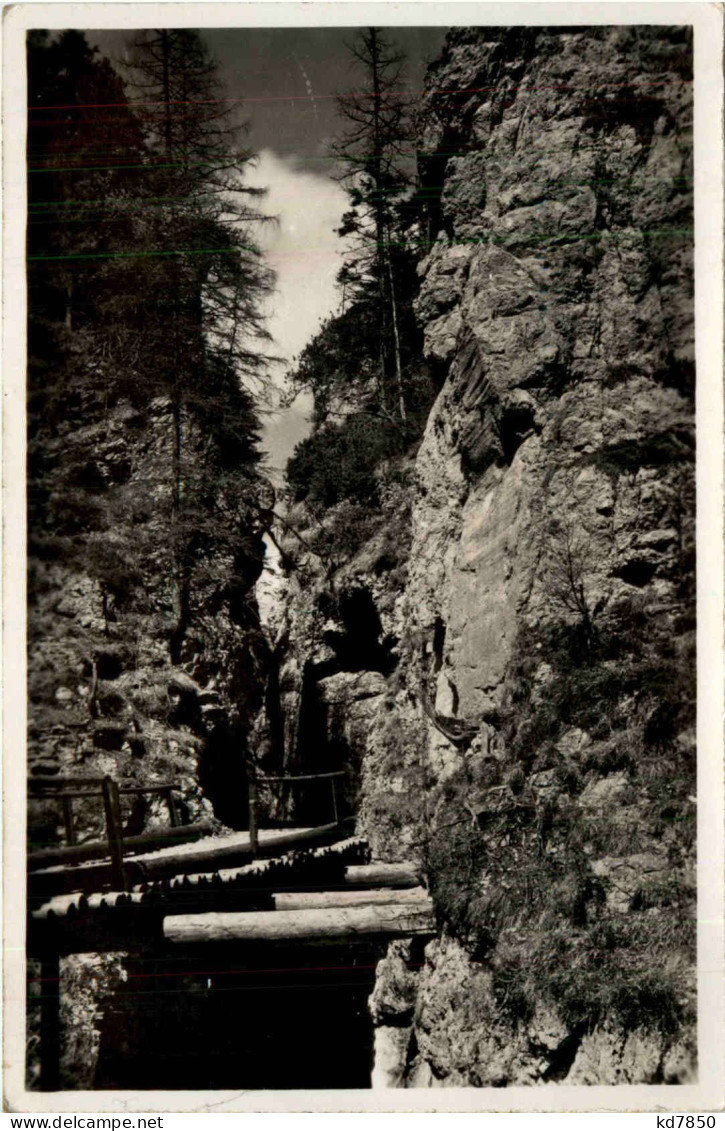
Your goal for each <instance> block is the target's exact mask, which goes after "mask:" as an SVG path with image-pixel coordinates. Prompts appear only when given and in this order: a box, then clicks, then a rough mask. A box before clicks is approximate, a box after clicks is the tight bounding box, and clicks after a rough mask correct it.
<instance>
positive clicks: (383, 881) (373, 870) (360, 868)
mask: <svg viewBox="0 0 725 1131" xmlns="http://www.w3.org/2000/svg"><path fill="white" fill-rule="evenodd" d="M420 881H421V874H420V871H419V869H418V868H417V867H416V866H415V864H351V865H350V867H349V868H347V869H346V870H345V883H348V884H367V885H368V886H369V887H373V888H375V887H401V888H414V887H417V886H418V884H419V883H420Z"/></svg>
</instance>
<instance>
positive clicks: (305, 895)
mask: <svg viewBox="0 0 725 1131" xmlns="http://www.w3.org/2000/svg"><path fill="white" fill-rule="evenodd" d="M426 899H427V892H426V890H425V888H424V887H416V888H405V889H403V890H402V891H396V890H395V889H394V888H374V889H369V890H368V891H289V892H287V891H285V892H276V893H275V895H274V906H275V909H276V910H277V911H307V910H309V909H311V908H314V907H366V906H368V905H375V906H379V905H381V904H386V903H394V904H396V905H397V906H399V907H400V906H402V905H403V904H404V903H412V904H416V903H422V902H424V901H425V900H426Z"/></svg>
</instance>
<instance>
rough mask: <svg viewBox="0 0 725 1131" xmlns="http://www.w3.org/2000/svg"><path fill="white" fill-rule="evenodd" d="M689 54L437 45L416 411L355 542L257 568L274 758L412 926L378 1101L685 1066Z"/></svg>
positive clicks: (688, 1047) (645, 1075) (609, 44)
mask: <svg viewBox="0 0 725 1131" xmlns="http://www.w3.org/2000/svg"><path fill="white" fill-rule="evenodd" d="M690 49H691V48H690V40H689V36H688V34H687V32H686V31H685V30H682V29H668V28H636V27H630V28H624V29H617V28H615V29H610V28H601V29H596V30H587V29H584V30H582V29H556V30H546V29H544V30H536V29H521V30H511V31H507V30H491V29H488V30H487V29H465V30H459V31H455V32H453V33H451V34H450V35H449V37H448V40H447V43H446V47H445V49H444V52H443V55H442V58H441V59H440V60H439V61H438V62H437V63H436V64H434V65H433V66H432V67H431V69H430V70H429V74H428V79H427V90H426V94H425V97H424V101H423V107H422V112H421V117H420V122H421V140H420V150H421V153H422V155H423V156H422V157H421V159H420V168H421V172H422V175H423V179H424V187H426V186H427V191H428V199H429V201H430V207H429V236H430V246H429V248H428V249H426V254H425V255H424V257H423V258H422V259H421V262H420V265H419V275H420V278H421V288H420V294H419V297H418V300H417V313H418V318H419V323H420V326H421V328H422V329H423V332H424V339H425V361H426V362H427V364H428V365H429V366H430V367H431V369H432V370H433V371H434V372H435V374H436V375H437V377H438V380H439V382H440V392H439V394H438V396H437V399H436V401H435V404H434V406H433V408H432V410H431V413H430V416H429V419H428V423H427V427H426V430H425V434H424V437H423V440H422V442H421V444H420V447H419V450H418V452H417V455H416V456H415V459H414V463H413V465H412V466H410V465H409V466H405V467H404V468H403V469H402V471H401V470H400V469H398V471H397V472H396V477H395V482H391V481H390V479H391V477H390V474H389V469H386V468H382V469H381V471H380V479H381V485H382V486H383V487H384V490H383V491H382V498H383V504H382V506H381V508H380V509H379V512H378V514H377V516H376V517H375V518H374V519H371V518H369V517H368V518H366V520H365V521H366V522H367V523H368V525H367V527H366V526H365V524H364V523H362V522H361V521H360V516H355V515H352V514H351V513H350V509H349V507H348V508H347V510H346V507H347V504H340V506H339V507H337V508H334V509H333V510H331V511H329V512H328V513H327V514H326V515H325V516H324V517H323V518H322V520H321V522H320V521H318V520H317V519H316V520H315V522H312V521H311V520H310V521H308V523H307V529H306V530H304V526H305V523H304V522H302V519H303V517H304V516H303V515H302V514H301V513H297V514H295V513H292V514H291V515H290V519H291V521H293V523H296V525H297V527H298V529H302V533H303V535H304V537H305V541H304V542H300V541H299V539H293V538H292V537H291V536H287V537H286V538H284V539H283V545H284V548H285V550H286V551H287V552H288V554H289V562H288V564H292V565H294V567H295V568H293V569H291V570H290V572H289V576H288V580H287V587H286V593H285V596H284V600H283V601H282V602H281V604H280V607H279V609H278V610H277V611H276V613H275V614H274V618H273V619H274V621H275V625H276V631H277V634H278V635H277V651H278V656H279V658H280V665H281V669H280V687H281V689H282V697H281V704H282V714H283V720H284V729H285V733H286V745H285V746H284V750H283V751H281V752H280V753H281V756H282V757H283V759H284V760H286V761H287V763H288V764H290V763H292V762H295V761H296V763H297V764H299V763H300V762H304V763H305V764H307V763H308V762H309V760H310V759H312V760H314V759H317V760H318V762H319V763H320V764H321V763H325V765H328V764H329V765H333V764H345V765H348V766H349V767H350V769H351V777H352V781H353V784H352V786H351V795H350V796H351V804H355V805H356V807H357V809H358V821H359V827H360V830H361V831H363V832H364V833H365V834H366V835H367V836H368V838H369V841H370V843H371V845H372V848H373V851H374V853H375V854H376V855H377V856H379V857H381V858H385V859H396V858H406V857H410V856H411V855H416V856H417V857H418V858H419V859H420V860H421V862H422V865H423V867H424V869H425V871H426V874H427V877H428V884H429V887H430V890H431V892H432V894H433V896H434V899H435V902H436V907H437V910H438V914H439V920H440V926H441V936H440V938H439V939H438V940H436V941H434V942H433V943H432V944H430V946H429V947H428V949H427V952H426V960H425V963H424V965H423V966H422V968H421V969H420V970H419V971H413V970H411V969H410V968H409V965H408V964H407V963H406V955H405V952H404V948H402V949H401V947H400V945H399V944H396V947H395V949H394V952H391V955H390V956H389V958H388V959H387V960H386V962H385V963H384V964H383V965H382V966H381V968H380V971H379V980H378V987H377V989H376V993H375V995H374V997H373V999H372V1009H373V1016H374V1018H375V1020H376V1023H377V1024H378V1025H379V1026H380V1039H379V1045H380V1048H381V1049H383V1048H384V1049H385V1057H386V1063H389V1065H390V1066H389V1069H388V1070H384V1069H382V1068H381V1069H380V1071H379V1073H378V1075H379V1077H380V1078H381V1079H383V1080H387V1081H388V1082H389V1083H394V1084H396V1085H401V1086H420V1085H433V1084H448V1085H451V1084H473V1085H495V1086H504V1085H507V1084H520V1083H539V1082H548V1081H552V1082H553V1081H566V1082H567V1083H600V1084H602V1083H615V1082H616V1083H640V1082H677V1081H682V1080H686V1079H688V1078H691V1075H692V1073H693V1072H694V1070H695V1068H694V1064H695V1052H694V1045H693V1041H694V1038H693V1035H692V1034H693V1031H694V1009H695V1004H694V974H693V962H694V914H693V899H694V894H693V870H694V423H693V389H694V344H693V306H692V291H693V280H692V270H693V267H692V200H691V187H692V138H691V86H690V83H689V80H690V77H691V75H690ZM320 532H322V533H320ZM351 532H353V533H351ZM315 539H317V544H315ZM310 718H313V719H314V720H315V721H314V723H313V724H312V725H311V726H310V724H309V719H310ZM305 719H307V720H308V722H307V723H305ZM305 726H308V729H307V730H305V729H304V728H305ZM300 728H302V729H300ZM401 987H402V988H401ZM381 1057H382V1053H381ZM381 1063H382V1061H381Z"/></svg>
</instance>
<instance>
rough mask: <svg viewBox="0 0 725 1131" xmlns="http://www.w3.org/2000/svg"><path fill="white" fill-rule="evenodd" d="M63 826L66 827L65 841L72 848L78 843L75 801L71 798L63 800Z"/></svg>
mask: <svg viewBox="0 0 725 1131" xmlns="http://www.w3.org/2000/svg"><path fill="white" fill-rule="evenodd" d="M61 803H62V806H63V824H64V825H65V839H66V841H67V843H68V847H69V848H72V847H73V845H74V844H75V842H76V834H75V829H74V828H73V800H72V798H70V797H63V798H62V801H61Z"/></svg>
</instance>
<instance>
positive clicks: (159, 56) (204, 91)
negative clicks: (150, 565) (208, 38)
mask: <svg viewBox="0 0 725 1131" xmlns="http://www.w3.org/2000/svg"><path fill="white" fill-rule="evenodd" d="M131 75H132V81H133V90H134V94H135V95H136V96H137V98H138V103H139V116H140V118H141V121H142V123H143V126H144V129H145V132H146V138H147V145H148V147H149V151H150V167H149V169H148V179H147V182H146V194H147V199H146V202H145V204H147V205H148V206H149V208H148V210H144V212H143V214H142V218H141V223H142V224H145V225H146V227H147V229H148V231H147V236H146V240H147V242H150V243H152V244H153V245H155V249H156V251H157V252H158V255H157V256H156V257H155V259H154V260H153V263H152V264H150V265H149V267H150V269H149V271H148V272H146V279H147V283H148V285H147V288H146V292H145V293H144V294H143V295H139V296H138V308H139V309H138V314H139V319H140V322H141V324H142V325H143V327H144V330H145V337H146V341H147V342H148V344H149V346H150V348H151V349H152V351H153V357H154V379H153V380H154V385H155V388H156V392H157V395H158V396H160V397H162V398H164V399H166V400H167V402H168V404H169V408H170V416H171V430H170V436H169V457H170V459H169V472H170V474H169V493H168V500H169V507H170V516H169V543H170V545H169V549H170V551H171V558H172V560H173V578H172V587H173V590H174V598H175V607H176V612H175V624H174V626H173V629H172V631H171V637H170V651H171V658H172V661H173V662H174V663H178V662H179V660H180V658H181V655H182V648H183V645H184V640H185V637H186V634H187V631H188V628H189V624H190V621H191V619H192V615H193V610H192V588H193V581H194V578H195V576H197V575H201V576H203V575H204V573H205V569H206V567H207V566H208V563H209V560H210V553H212V552H216V553H217V554H220V555H221V556H222V557H224V556H225V555H226V556H229V555H230V556H231V563H232V564H231V565H230V570H231V572H232V573H233V572H234V561H235V560H236V559H237V557H238V554H237V550H236V549H235V548H234V543H235V540H236V544H237V545H240V544H241V543H244V542H245V541H247V542H248V541H249V537H250V534H251V533H252V532H253V531H254V529H255V524H256V521H257V520H256V519H255V517H254V516H255V514H256V511H255V508H254V503H255V499H256V497H257V495H258V493H259V475H258V471H257V470H256V469H257V465H258V461H259V454H258V451H257V448H256V439H257V429H258V412H257V403H258V401H259V399H260V397H263V395H264V392H265V370H266V365H267V362H268V360H269V359H268V357H267V355H266V353H265V348H264V346H265V344H266V342H268V340H269V335H268V334H267V333H266V331H265V329H264V324H263V316H262V312H261V302H262V299H263V298H264V297H265V296H266V295H267V294H268V293H269V291H270V290H271V288H272V284H273V276H272V273H271V272H270V271H269V270H268V269H267V268H266V266H265V265H264V262H263V260H262V254H261V251H260V249H259V246H258V244H257V242H256V239H255V229H258V226H259V224H260V223H262V222H263V221H264V219H265V218H264V217H263V216H262V215H261V214H260V213H259V211H258V210H257V208H256V207H254V201H255V198H257V197H259V196H260V195H261V192H262V190H259V189H256V188H252V187H250V186H248V185H246V184H245V182H244V174H245V170H246V169H247V167H248V166H249V163H250V162H251V161H252V160H253V156H254V155H253V154H252V153H251V152H250V151H249V150H248V149H247V148H245V147H243V146H240V145H238V144H236V138H237V136H238V135H239V134H240V132H243V129H244V127H243V126H241V125H240V124H239V123H238V122H236V123H235V122H234V121H233V120H232V118H233V117H234V108H233V106H232V105H230V103H229V102H227V101H226V99H225V98H224V92H223V89H222V87H221V85H220V83H219V81H218V76H217V71H216V66H215V64H214V62H213V60H212V59H211V58H210V56H209V53H208V51H207V49H206V47H205V45H204V43H203V41H202V39H201V37H200V36H199V34H198V33H196V32H193V31H187V30H160V31H156V32H150V33H146V34H144V35H142V36H140V37H139V38H138V39H137V40H136V42H135V44H134V50H133V63H132V70H131ZM170 241H171V246H169V243H170ZM129 270H132V268H131V267H130V266H129ZM245 498H246V499H248V501H249V506H244V505H243V504H244V500H245ZM240 500H241V503H242V505H241V507H240ZM230 520H233V521H232V522H231V525H230ZM197 580H200V577H197Z"/></svg>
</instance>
